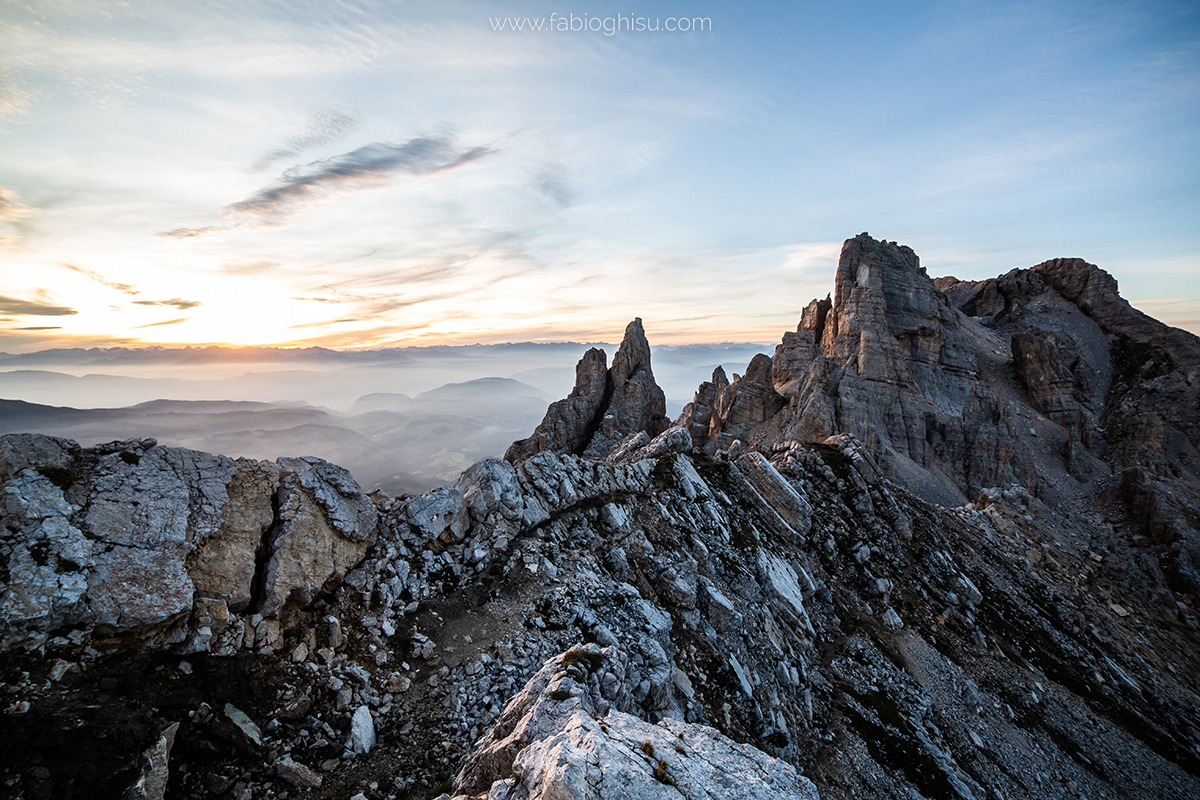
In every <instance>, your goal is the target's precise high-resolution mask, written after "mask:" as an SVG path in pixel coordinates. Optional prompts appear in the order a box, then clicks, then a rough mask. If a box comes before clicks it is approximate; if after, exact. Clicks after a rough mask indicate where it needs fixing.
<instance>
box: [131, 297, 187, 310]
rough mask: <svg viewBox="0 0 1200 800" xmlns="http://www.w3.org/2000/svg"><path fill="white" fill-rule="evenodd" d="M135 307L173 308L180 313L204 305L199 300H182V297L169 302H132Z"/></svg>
mask: <svg viewBox="0 0 1200 800" xmlns="http://www.w3.org/2000/svg"><path fill="white" fill-rule="evenodd" d="M133 304H134V305H135V306H174V307H175V308H178V309H179V310H180V311H186V310H187V309H189V308H195V307H196V306H202V305H204V304H203V303H201V302H200V301H199V300H184V299H183V298H182V297H172V298H171V299H170V300H134V301H133Z"/></svg>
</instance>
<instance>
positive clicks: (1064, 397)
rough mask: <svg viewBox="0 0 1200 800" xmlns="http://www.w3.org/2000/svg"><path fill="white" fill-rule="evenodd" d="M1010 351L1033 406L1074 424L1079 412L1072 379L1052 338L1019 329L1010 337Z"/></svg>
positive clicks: (1066, 423)
mask: <svg viewBox="0 0 1200 800" xmlns="http://www.w3.org/2000/svg"><path fill="white" fill-rule="evenodd" d="M1012 354H1013V361H1014V362H1015V363H1016V365H1017V372H1018V374H1020V376H1021V380H1022V381H1023V382H1024V384H1025V388H1026V391H1028V392H1029V397H1030V399H1031V400H1032V401H1033V405H1034V407H1035V408H1036V409H1037V410H1038V411H1040V412H1042V413H1043V414H1045V415H1046V416H1048V417H1050V418H1051V419H1053V420H1054V421H1055V422H1058V423H1059V424H1060V425H1074V424H1075V418H1076V417H1077V416H1078V414H1079V406H1078V405H1077V404H1076V402H1075V397H1074V394H1073V386H1074V380H1073V378H1072V376H1071V373H1070V372H1068V371H1067V370H1066V368H1065V367H1063V363H1062V358H1061V357H1060V356H1059V354H1058V348H1057V347H1056V346H1055V345H1054V341H1053V340H1051V339H1047V338H1045V337H1042V336H1035V335H1033V334H1030V333H1018V334H1015V335H1014V336H1013V338H1012Z"/></svg>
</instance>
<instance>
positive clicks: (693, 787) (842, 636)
mask: <svg viewBox="0 0 1200 800" xmlns="http://www.w3.org/2000/svg"><path fill="white" fill-rule="evenodd" d="M1079 263H1082V262H1079ZM1048 264H1052V265H1053V264H1058V266H1047V265H1039V267H1037V268H1035V269H1034V270H1029V271H1020V272H1019V273H1010V274H1009V275H1007V276H1004V277H1002V278H1000V279H997V281H996V282H995V283H993V282H983V283H980V284H967V283H963V282H957V281H954V280H953V279H942V280H941V281H940V282H939V283H937V284H935V283H934V282H933V281H931V280H930V279H928V278H927V277H926V276H925V275H924V273H923V272H922V271H921V270H920V268H919V266H918V265H917V260H916V256H915V255H914V254H912V252H911V250H908V249H907V248H902V247H899V246H896V245H889V244H886V243H881V242H874V241H873V240H870V239H869V238H866V237H857V238H856V239H852V240H850V241H849V242H847V247H846V250H845V252H844V253H843V258H842V263H841V265H840V267H839V273H838V285H837V292H836V302H827V301H822V302H816V301H814V303H813V304H812V305H811V306H810V307H809V308H808V310H806V311H805V313H804V315H803V316H802V319H801V324H800V330H798V331H797V332H795V333H789V334H787V335H785V337H784V342H783V344H781V346H780V348H779V349H778V350H777V352H776V354H775V357H774V358H773V359H767V357H766V356H763V357H761V358H756V359H755V360H754V361H752V362H751V364H750V366H749V367H748V368H747V370H746V374H745V376H735V379H734V380H733V381H732V382H730V381H727V380H725V376H724V374H723V373H721V374H718V375H715V376H714V380H713V381H712V382H711V383H706V384H705V385H704V386H702V387H701V389H700V391H699V392H698V393H697V399H696V402H695V403H694V404H693V406H692V407H691V408H690V409H688V410H687V411H686V412H685V415H684V418H683V419H681V420H680V424H679V425H677V426H674V427H667V423H666V421H665V420H664V419H663V418H662V409H661V405H660V403H661V399H660V398H661V392H656V391H655V390H656V389H657V386H655V385H654V381H653V376H652V373H651V372H650V366H649V352H648V348H643V345H644V342H645V337H644V334H643V332H642V328H641V325H640V323H635V324H632V325H631V326H630V328H629V330H627V332H626V340H625V343H623V344H622V347H621V350H620V351H619V352H618V356H617V358H615V359H614V365H613V367H612V368H611V369H607V368H606V367H605V358H604V356H603V354H602V353H599V351H594V352H592V353H589V354H587V355H586V356H585V357H584V360H583V362H581V365H580V369H579V370H578V376H579V380H578V381H577V385H576V388H575V390H574V391H573V392H572V394H571V397H569V398H567V400H566V401H562V402H560V403H559V404H556V405H555V406H553V407H552V408H551V410H550V412H548V413H547V415H546V421H544V422H543V423H542V425H541V426H539V428H538V431H537V432H535V434H534V436H533V437H531V439H529V440H524V441H522V442H518V443H515V444H514V446H513V448H512V449H510V451H509V453H508V455H507V460H501V459H489V460H486V461H482V462H480V463H478V464H475V465H474V466H472V467H471V468H470V469H468V470H467V471H466V472H464V473H463V474H462V476H461V477H460V478H459V479H458V481H457V482H456V483H455V484H454V485H452V486H445V487H441V488H438V489H435V490H433V491H431V492H427V493H425V494H423V495H419V496H415V497H411V496H405V497H400V498H390V497H387V496H384V495H382V494H374V495H372V496H365V495H363V494H362V493H361V492H360V491H359V490H358V487H357V486H356V484H354V482H353V480H352V479H351V478H350V476H349V475H348V474H346V473H345V472H344V471H342V470H340V469H338V468H337V467H334V466H332V465H329V464H326V463H324V462H320V461H316V460H305V459H280V460H279V461H278V462H253V461H245V460H237V461H234V460H231V459H226V458H223V457H220V456H210V455H207V454H202V453H196V452H192V451H187V450H179V449H174V448H164V447H160V446H157V445H155V444H154V443H153V442H150V441H129V442H120V443H114V444H113V445H110V446H106V447H101V448H92V449H81V448H79V447H78V446H76V445H74V444H73V443H70V442H66V441H62V440H55V439H51V438H49V437H41V436H32V435H29V436H5V437H0V479H2V480H3V482H4V484H3V503H4V505H3V514H4V518H3V527H2V528H0V557H2V561H0V563H2V564H3V567H4V568H3V570H2V571H0V615H2V616H0V624H2V626H3V627H0V652H2V653H3V656H2V658H3V662H2V669H3V674H4V681H5V685H6V692H7V695H6V699H5V701H4V708H3V713H4V715H5V717H4V719H5V725H4V727H3V729H2V732H0V737H2V738H0V746H2V747H3V748H4V749H5V752H6V754H7V758H6V762H5V765H4V767H3V769H4V773H3V774H2V775H0V780H3V781H4V782H5V785H6V789H7V791H8V792H9V793H10V794H12V795H13V796H20V797H51V796H53V797H71V796H88V797H106V796H111V797H117V796H121V797H126V796H136V797H162V796H164V795H165V796H168V797H230V798H259V797H279V798H282V797H284V796H287V797H314V798H338V799H339V800H344V799H345V798H350V797H352V796H358V795H359V794H361V796H363V797H365V798H372V799H373V800H378V799H379V798H387V797H395V798H429V797H434V796H437V795H439V794H441V793H443V792H444V793H446V794H447V795H450V796H463V797H473V798H478V797H487V798H489V799H490V800H502V798H511V799H513V800H515V799H516V798H539V799H545V800H549V798H596V799H597V800H599V799H600V798H616V797H662V798H735V797H736V798H741V797H764V798H765V797H783V798H805V799H806V800H808V799H809V798H814V797H816V796H818V795H819V796H820V797H822V798H857V797H895V798H911V797H926V798H964V799H970V798H977V799H978V800H983V798H992V797H996V798H1024V797H1032V798H1051V797H1054V798H1058V797H1063V796H1064V795H1066V796H1073V797H1090V798H1100V797H1129V798H1133V797H1145V796H1153V797H1162V798H1190V797H1196V796H1200V685H1198V684H1197V678H1196V676H1197V675H1200V647H1198V645H1200V632H1198V630H1197V628H1198V627H1200V625H1198V624H1197V621H1196V618H1195V603H1196V593H1195V591H1194V584H1192V583H1189V581H1194V580H1195V578H1194V568H1192V567H1190V565H1191V564H1192V562H1191V560H1190V559H1191V558H1192V555H1191V553H1193V552H1195V550H1194V548H1195V544H1196V542H1195V536H1196V527H1197V522H1196V521H1197V520H1198V519H1200V513H1197V509H1200V505H1198V504H1197V503H1196V500H1195V494H1194V487H1195V485H1196V484H1195V477H1194V474H1193V473H1192V472H1191V471H1190V470H1192V469H1194V464H1195V463H1196V462H1195V461H1194V460H1193V456H1192V453H1193V452H1194V443H1195V442H1196V438H1195V430H1194V429H1195V425H1196V424H1197V419H1198V418H1200V415H1198V414H1197V412H1196V410H1195V406H1194V405H1193V406H1187V405H1186V403H1188V402H1191V403H1193V404H1194V403H1195V398H1196V387H1197V378H1196V373H1195V364H1196V363H1197V362H1196V361H1195V360H1189V359H1194V354H1195V352H1196V350H1195V348H1196V344H1195V340H1194V337H1191V338H1188V335H1187V334H1183V333H1181V332H1172V331H1170V330H1169V329H1165V330H1166V333H1163V330H1161V329H1160V328H1157V327H1155V326H1157V323H1154V322H1153V320H1149V319H1148V318H1145V317H1142V316H1140V315H1137V312H1134V311H1132V309H1129V308H1128V306H1126V305H1124V304H1123V303H1121V301H1119V298H1117V299H1116V300H1112V297H1115V296H1116V295H1115V287H1114V286H1111V285H1110V283H1111V279H1109V282H1107V283H1106V282H1105V280H1104V277H1106V276H1104V273H1102V272H1100V271H1099V270H1097V269H1096V268H1094V267H1089V266H1088V265H1082V266H1079V264H1077V263H1075V262H1071V264H1069V265H1067V266H1062V265H1061V264H1060V262H1048ZM1080 275H1083V276H1084V277H1082V278H1081V277H1079V276H1080ZM1089 276H1090V277H1089ZM1110 289H1111V291H1110ZM1110 295H1111V296H1110ZM997 298H1001V299H997ZM1042 307H1047V308H1050V309H1051V310H1050V311H1047V312H1043V311H1039V310H1038V309H1039V308H1042ZM1070 309H1074V312H1072V311H1071V310H1070ZM1129 315H1136V316H1129ZM1131 320H1132V321H1131ZM1039 326H1040V327H1039ZM1051 326H1057V328H1056V330H1058V331H1060V332H1059V333H1058V334H1057V335H1055V336H1053V337H1052V336H1050V335H1048V333H1047V332H1048V331H1051ZM1081 331H1082V332H1081ZM643 349H644V353H643ZM1132 354H1140V355H1137V356H1134V355H1132ZM643 358H644V360H643ZM1105 359H1107V360H1105ZM1097 370H1099V373H1097ZM1189 370H1190V371H1189ZM1189 409H1191V410H1189ZM1030 428H1032V429H1033V430H1034V431H1035V432H1036V433H1037V435H1036V436H1033V435H1031V434H1029V433H1028V430H1029V429H1030ZM1072 431H1074V434H1073V433H1072ZM1073 436H1074V437H1075V438H1072V437H1073ZM1189 448H1193V449H1189ZM1073 464H1074V466H1072V465H1073ZM906 487H907V488H906ZM964 495H969V498H970V500H971V502H970V503H967V502H965V500H964V499H963V496H964ZM923 498H925V499H923ZM930 500H941V501H942V502H941V503H940V504H939V503H937V502H930ZM1189 569H1191V570H1192V571H1191V572H1189ZM68 755H69V757H67V756H68Z"/></svg>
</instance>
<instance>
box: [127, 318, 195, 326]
mask: <svg viewBox="0 0 1200 800" xmlns="http://www.w3.org/2000/svg"><path fill="white" fill-rule="evenodd" d="M189 319H191V317H180V318H179V319H167V320H163V321H162V322H151V323H149V324H147V325H137V326H135V328H157V327H158V326H160V325H178V324H179V323H181V322H187V321H188V320H189Z"/></svg>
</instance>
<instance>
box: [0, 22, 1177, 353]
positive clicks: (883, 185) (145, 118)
mask: <svg viewBox="0 0 1200 800" xmlns="http://www.w3.org/2000/svg"><path fill="white" fill-rule="evenodd" d="M634 11H636V15H635V16H638V17H639V18H641V17H644V18H646V19H653V20H660V19H662V20H665V19H668V18H670V19H676V17H677V16H678V12H679V11H680V9H679V8H678V7H672V6H670V5H669V4H660V3H647V4H645V5H644V6H643V7H641V8H638V9H634ZM564 13H565V14H570V15H576V16H579V17H581V18H582V17H583V16H584V15H585V14H586V15H587V18H588V19H593V20H601V23H600V24H598V26H597V27H595V28H593V29H589V28H588V26H587V25H586V24H585V25H583V26H581V29H579V30H572V29H570V27H569V26H567V27H566V28H560V26H557V24H550V25H547V24H545V23H546V22H547V21H549V20H551V19H561V16H562V15H563V14H564ZM629 13H631V11H630V9H627V8H623V9H620V10H619V11H618V10H617V9H616V8H615V7H614V8H611V9H610V8H608V7H601V6H596V7H590V8H583V7H578V8H573V9H572V8H566V7H559V6H554V5H553V4H550V3H522V4H520V5H519V6H514V5H512V4H508V5H505V6H500V5H498V4H491V3H474V2H449V3H442V4H437V5H436V7H428V8H423V7H417V6H414V5H410V4H407V3H382V4H378V3H367V2H354V1H353V0H352V1H351V2H346V3H339V4H337V5H329V4H324V3H319V2H315V1H311V2H310V1H304V2H297V3H289V4H285V5H280V4H275V3H265V2H247V3H236V4H235V3H225V2H203V3H195V4H172V3H167V2H139V1H137V0H133V1H131V2H87V3H83V2H72V1H71V0H58V1H54V0H52V1H49V2H32V3H28V4H18V3H14V2H10V3H6V4H4V5H2V6H0V351H6V352H28V351H34V350H40V349H50V348H60V347H91V346H129V347H137V346H144V345H158V344H163V345H170V346H186V345H210V344H219V345H228V346H263V345H268V346H276V347H308V346H320V347H329V348H334V349H356V348H376V347H398V346H408V345H427V344H469V343H476V342H480V343H496V342H509V341H614V340H615V339H617V338H619V336H620V332H621V330H622V329H623V327H624V325H625V324H626V323H627V322H628V321H629V320H630V319H632V318H633V317H635V316H636V317H641V318H643V319H644V320H645V323H646V329H647V334H648V336H649V337H650V340H651V341H652V342H653V343H656V344H674V343H693V342H695V343H700V342H722V341H739V342H764V343H765V342H771V341H777V340H778V338H779V335H780V334H781V333H782V332H783V331H785V330H790V329H793V328H794V327H795V325H796V322H797V320H798V318H799V314H800V310H801V309H802V308H803V307H804V306H805V305H806V304H807V303H808V302H809V301H810V300H811V299H813V298H815V297H824V296H825V295H826V294H828V293H829V292H830V291H831V290H832V288H833V276H834V272H835V269H836V265H837V259H838V254H839V251H840V247H841V243H842V241H843V240H844V239H846V238H848V237H852V236H854V235H855V234H857V233H858V232H860V231H869V232H870V233H871V234H872V235H874V236H876V237H879V238H885V239H889V240H897V241H900V242H901V243H903V244H907V245H909V246H911V247H912V248H913V249H914V250H915V251H916V252H917V253H918V254H919V255H920V257H921V260H922V264H923V265H924V266H925V267H926V269H927V271H928V272H929V274H930V275H931V276H940V275H950V274H953V275H955V276H956V277H958V278H960V279H972V280H978V279H983V278H988V277H993V276H996V275H999V274H1002V273H1004V272H1007V271H1008V270H1010V269H1012V268H1015V267H1030V266H1033V265H1034V264H1036V263H1039V262H1041V261H1044V260H1046V259H1049V258H1055V257H1060V256H1071V257H1079V258H1083V259H1086V260H1087V261H1089V262H1091V263H1095V264H1097V265H1098V266H1100V267H1101V268H1103V269H1105V270H1107V271H1108V272H1110V273H1111V274H1113V275H1114V277H1116V278H1117V279H1118V281H1119V282H1120V286H1121V291H1122V295H1123V296H1124V297H1125V298H1126V299H1128V300H1129V301H1130V302H1131V303H1132V304H1133V305H1134V306H1135V307H1137V308H1139V309H1140V310H1142V311H1145V312H1146V313H1148V314H1150V315H1152V316H1154V317H1156V318H1159V319H1161V320H1163V321H1164V322H1167V323H1168V324H1171V325H1174V326H1177V327H1181V328H1184V329H1186V330H1190V331H1192V332H1200V229H1198V228H1197V226H1196V225H1195V220H1196V219H1197V218H1200V160H1197V159H1196V158H1195V154H1196V152H1197V151H1198V147H1197V145H1200V103H1198V102H1197V100H1198V99H1200V97H1198V95H1200V24H1198V22H1200V12H1198V11H1197V9H1196V8H1195V6H1194V5H1192V4H1187V3H1169V2H1161V3H1140V4H1134V5H1130V4H1117V3H1108V2H1092V3H1083V4H1076V5H1073V6H1071V7H1070V8H1069V9H1033V8H1030V7H1028V6H1026V5H1019V4H999V5H991V6H989V7H987V8H983V7H980V6H978V5H977V4H972V3H955V2H940V3H922V4H914V5H911V6H906V7H905V8H903V9H901V8H898V7H894V6H893V5H892V4H885V3H850V4H838V5H831V4H799V5H796V6H794V7H790V8H786V9H781V8H773V7H766V8H760V7H753V8H745V9H738V10H735V9H730V8H727V7H722V6H719V5H717V4H712V3H696V4H690V5H689V7H688V9H687V13H688V14H689V15H690V16H689V17H687V18H686V19H687V26H686V29H684V26H683V25H682V24H680V23H679V22H678V20H677V21H676V24H674V27H673V28H672V27H663V26H661V25H660V26H658V29H657V30H649V29H643V30H637V29H633V27H632V26H630V27H625V28H622V27H620V25H619V24H617V22H616V20H619V19H621V15H622V14H625V15H628V14H629ZM552 15H555V16H553V17H552ZM610 22H611V23H612V25H610V24H609V23H610ZM518 23H520V24H518ZM518 28H519V29H518Z"/></svg>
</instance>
